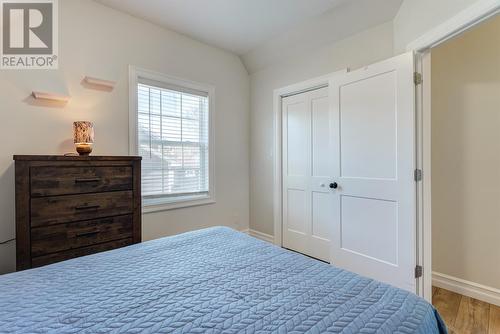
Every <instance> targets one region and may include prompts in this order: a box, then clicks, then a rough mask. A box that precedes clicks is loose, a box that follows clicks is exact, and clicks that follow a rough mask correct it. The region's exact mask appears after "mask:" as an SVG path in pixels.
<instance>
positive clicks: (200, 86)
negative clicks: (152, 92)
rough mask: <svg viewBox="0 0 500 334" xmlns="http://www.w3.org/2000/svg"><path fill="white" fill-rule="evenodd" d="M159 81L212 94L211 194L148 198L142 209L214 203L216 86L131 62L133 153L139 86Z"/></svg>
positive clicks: (131, 149)
mask: <svg viewBox="0 0 500 334" xmlns="http://www.w3.org/2000/svg"><path fill="white" fill-rule="evenodd" d="M140 78H141V79H147V80H152V81H156V82H158V83H160V84H169V85H173V86H177V87H181V88H186V89H192V90H196V91H200V92H204V93H206V94H207V95H208V103H209V106H208V194H206V195H188V196H182V197H172V198H170V199H165V198H163V199H162V200H159V201H155V200H149V199H144V198H143V201H142V212H143V213H144V214H147V213H152V212H159V211H166V210H173V209H180V208H185V207H191V206H199V205H207V204H214V203H215V202H216V198H215V140H214V134H215V125H214V119H215V117H214V114H215V86H213V85H210V84H204V83H198V82H194V81H189V80H185V79H181V78H177V77H173V76H169V75H165V74H162V73H158V72H155V71H151V70H147V69H143V68H139V67H136V66H133V65H129V134H128V135H129V154H130V155H137V154H138V138H137V137H138V128H137V108H138V105H137V85H138V83H139V79H140Z"/></svg>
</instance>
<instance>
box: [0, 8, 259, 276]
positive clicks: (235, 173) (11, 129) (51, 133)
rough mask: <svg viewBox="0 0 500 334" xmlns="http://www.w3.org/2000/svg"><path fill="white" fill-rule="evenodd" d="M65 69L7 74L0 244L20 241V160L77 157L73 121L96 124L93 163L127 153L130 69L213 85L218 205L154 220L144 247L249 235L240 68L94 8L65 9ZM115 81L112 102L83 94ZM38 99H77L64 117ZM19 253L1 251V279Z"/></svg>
mask: <svg viewBox="0 0 500 334" xmlns="http://www.w3.org/2000/svg"><path fill="white" fill-rule="evenodd" d="M59 5H60V25H59V27H60V28H59V30H60V43H59V45H60V68H59V70H57V71H36V70H28V71H17V70H11V71H0V102H1V107H0V134H1V135H0V136H1V139H2V140H1V144H0V242H1V241H4V240H6V239H10V238H13V237H14V235H15V225H14V168H13V163H12V155H13V154H60V153H64V152H67V151H71V150H72V149H73V148H72V145H71V142H70V138H71V135H72V134H71V131H72V128H71V126H72V122H73V121H74V120H91V121H94V122H95V124H96V145H95V154H101V155H106V154H114V155H123V154H125V155H126V154H128V65H129V64H133V65H137V66H140V67H144V68H147V69H151V70H155V71H159V72H162V73H165V74H168V75H172V76H177V77H181V78H186V79H189V80H193V81H198V82H203V83H209V84H213V85H215V86H216V108H215V111H214V112H215V127H216V133H215V145H216V148H215V163H216V192H217V203H216V204H214V205H208V206H200V207H195V208H188V209H178V210H173V211H168V212H161V213H155V214H147V215H145V216H144V218H143V235H144V238H145V239H152V238H157V237H160V236H163V235H169V234H174V233H178V232H182V231H187V230H189V229H194V228H199V227H205V226H211V225H227V226H231V227H234V228H237V229H245V228H248V217H249V198H248V197H249V179H248V175H249V170H248V168H249V107H248V106H249V91H250V88H249V79H248V74H247V72H246V70H245V68H244V66H243V65H242V63H241V61H240V59H239V58H238V57H237V56H235V55H232V54H230V53H228V52H225V51H222V50H220V49H216V48H213V47H210V46H207V45H205V44H202V43H199V42H196V41H194V40H191V39H189V38H186V37H184V36H181V35H179V34H176V33H173V32H171V31H168V30H165V29H161V28H159V27H157V26H155V25H152V24H149V23H147V22H145V21H142V20H139V19H136V18H133V17H131V16H129V15H126V14H123V13H120V12H118V11H115V10H112V9H109V8H107V7H104V6H102V5H100V4H97V3H96V2H94V1H90V0H71V1H69V0H65V1H59ZM85 75H90V76H95V77H99V78H103V79H110V80H117V81H118V84H117V86H116V88H115V90H114V91H113V92H111V93H105V92H99V91H94V90H89V89H85V88H83V87H82V85H81V80H82V78H83V76H85ZM32 90H41V91H53V92H60V93H67V94H69V95H71V97H72V98H71V101H70V102H69V103H68V104H67V106H66V107H65V108H47V107H41V106H35V105H31V104H30V100H29V99H28V96H29V95H30V93H31V91H32ZM14 254H15V245H14V244H13V243H11V244H8V245H3V246H1V245H0V273H4V272H8V271H12V270H13V269H14V263H15V255H14Z"/></svg>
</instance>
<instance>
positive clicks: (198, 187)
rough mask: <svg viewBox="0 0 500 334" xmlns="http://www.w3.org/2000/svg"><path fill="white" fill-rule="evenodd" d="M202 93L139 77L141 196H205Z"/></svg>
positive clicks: (206, 156) (206, 153)
mask: <svg viewBox="0 0 500 334" xmlns="http://www.w3.org/2000/svg"><path fill="white" fill-rule="evenodd" d="M208 102H209V101H208V93H206V92H202V91H196V90H193V89H189V88H184V87H179V86H175V85H170V84H165V83H160V82H156V81H151V80H148V79H143V78H139V80H138V84H137V107H138V110H137V115H138V119H137V126H138V129H137V131H138V151H139V155H141V156H142V158H143V162H142V193H143V197H144V198H145V199H148V198H149V199H155V198H158V199H160V198H172V199H175V197H184V196H193V195H208V192H209V161H208V159H209V147H208V145H209V141H208V138H209V134H208V129H209V124H208V122H209V121H208V120H209V117H208V113H209V110H208V109H209V103H208Z"/></svg>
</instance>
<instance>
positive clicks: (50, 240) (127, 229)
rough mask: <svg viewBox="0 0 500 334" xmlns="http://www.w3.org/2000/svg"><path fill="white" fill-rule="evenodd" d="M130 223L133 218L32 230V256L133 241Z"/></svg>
mask: <svg viewBox="0 0 500 334" xmlns="http://www.w3.org/2000/svg"><path fill="white" fill-rule="evenodd" d="M132 221H133V217H132V215H127V216H118V217H111V218H101V219H94V220H86V221H82V222H76V223H66V224H59V225H52V226H44V227H37V228H34V229H32V230H31V255H32V256H41V255H46V254H50V253H55V252H60V251H65V250H68V249H74V248H81V247H85V246H90V245H95V244H101V243H105V242H109V241H113V240H120V239H126V238H132Z"/></svg>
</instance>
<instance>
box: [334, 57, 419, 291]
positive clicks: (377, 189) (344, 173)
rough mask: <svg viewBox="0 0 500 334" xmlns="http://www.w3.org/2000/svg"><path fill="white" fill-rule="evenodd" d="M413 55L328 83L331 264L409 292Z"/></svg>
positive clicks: (413, 205) (412, 246)
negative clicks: (332, 187)
mask: <svg viewBox="0 0 500 334" xmlns="http://www.w3.org/2000/svg"><path fill="white" fill-rule="evenodd" d="M413 72H414V65H413V54H411V53H408V54H404V55H401V56H398V57H395V58H392V59H389V60H386V61H383V62H380V63H377V64H374V65H371V66H368V67H365V68H363V69H360V70H356V71H353V72H349V73H347V74H345V75H344V76H342V77H340V78H336V79H335V80H332V81H331V83H330V88H331V91H330V94H331V103H332V111H333V123H334V126H333V130H334V131H333V135H334V147H333V151H334V154H333V155H334V156H336V157H339V158H338V159H336V160H335V163H334V168H333V174H334V175H333V177H334V180H335V182H337V183H338V188H337V189H336V190H335V191H334V194H333V196H334V201H333V203H334V211H333V212H334V214H335V218H334V229H333V234H332V261H331V262H332V263H333V264H334V265H336V266H338V267H341V268H345V269H347V270H350V271H353V272H356V273H359V274H361V275H364V276H368V277H372V278H375V279H377V280H380V281H383V282H386V283H389V284H392V285H395V286H397V287H400V288H404V289H406V290H410V291H412V292H415V287H416V284H415V283H416V280H415V277H414V268H415V263H416V252H415V231H416V219H415V215H416V198H415V196H416V194H415V192H416V187H415V181H414V169H415V98H414V94H415V86H414V83H413Z"/></svg>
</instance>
